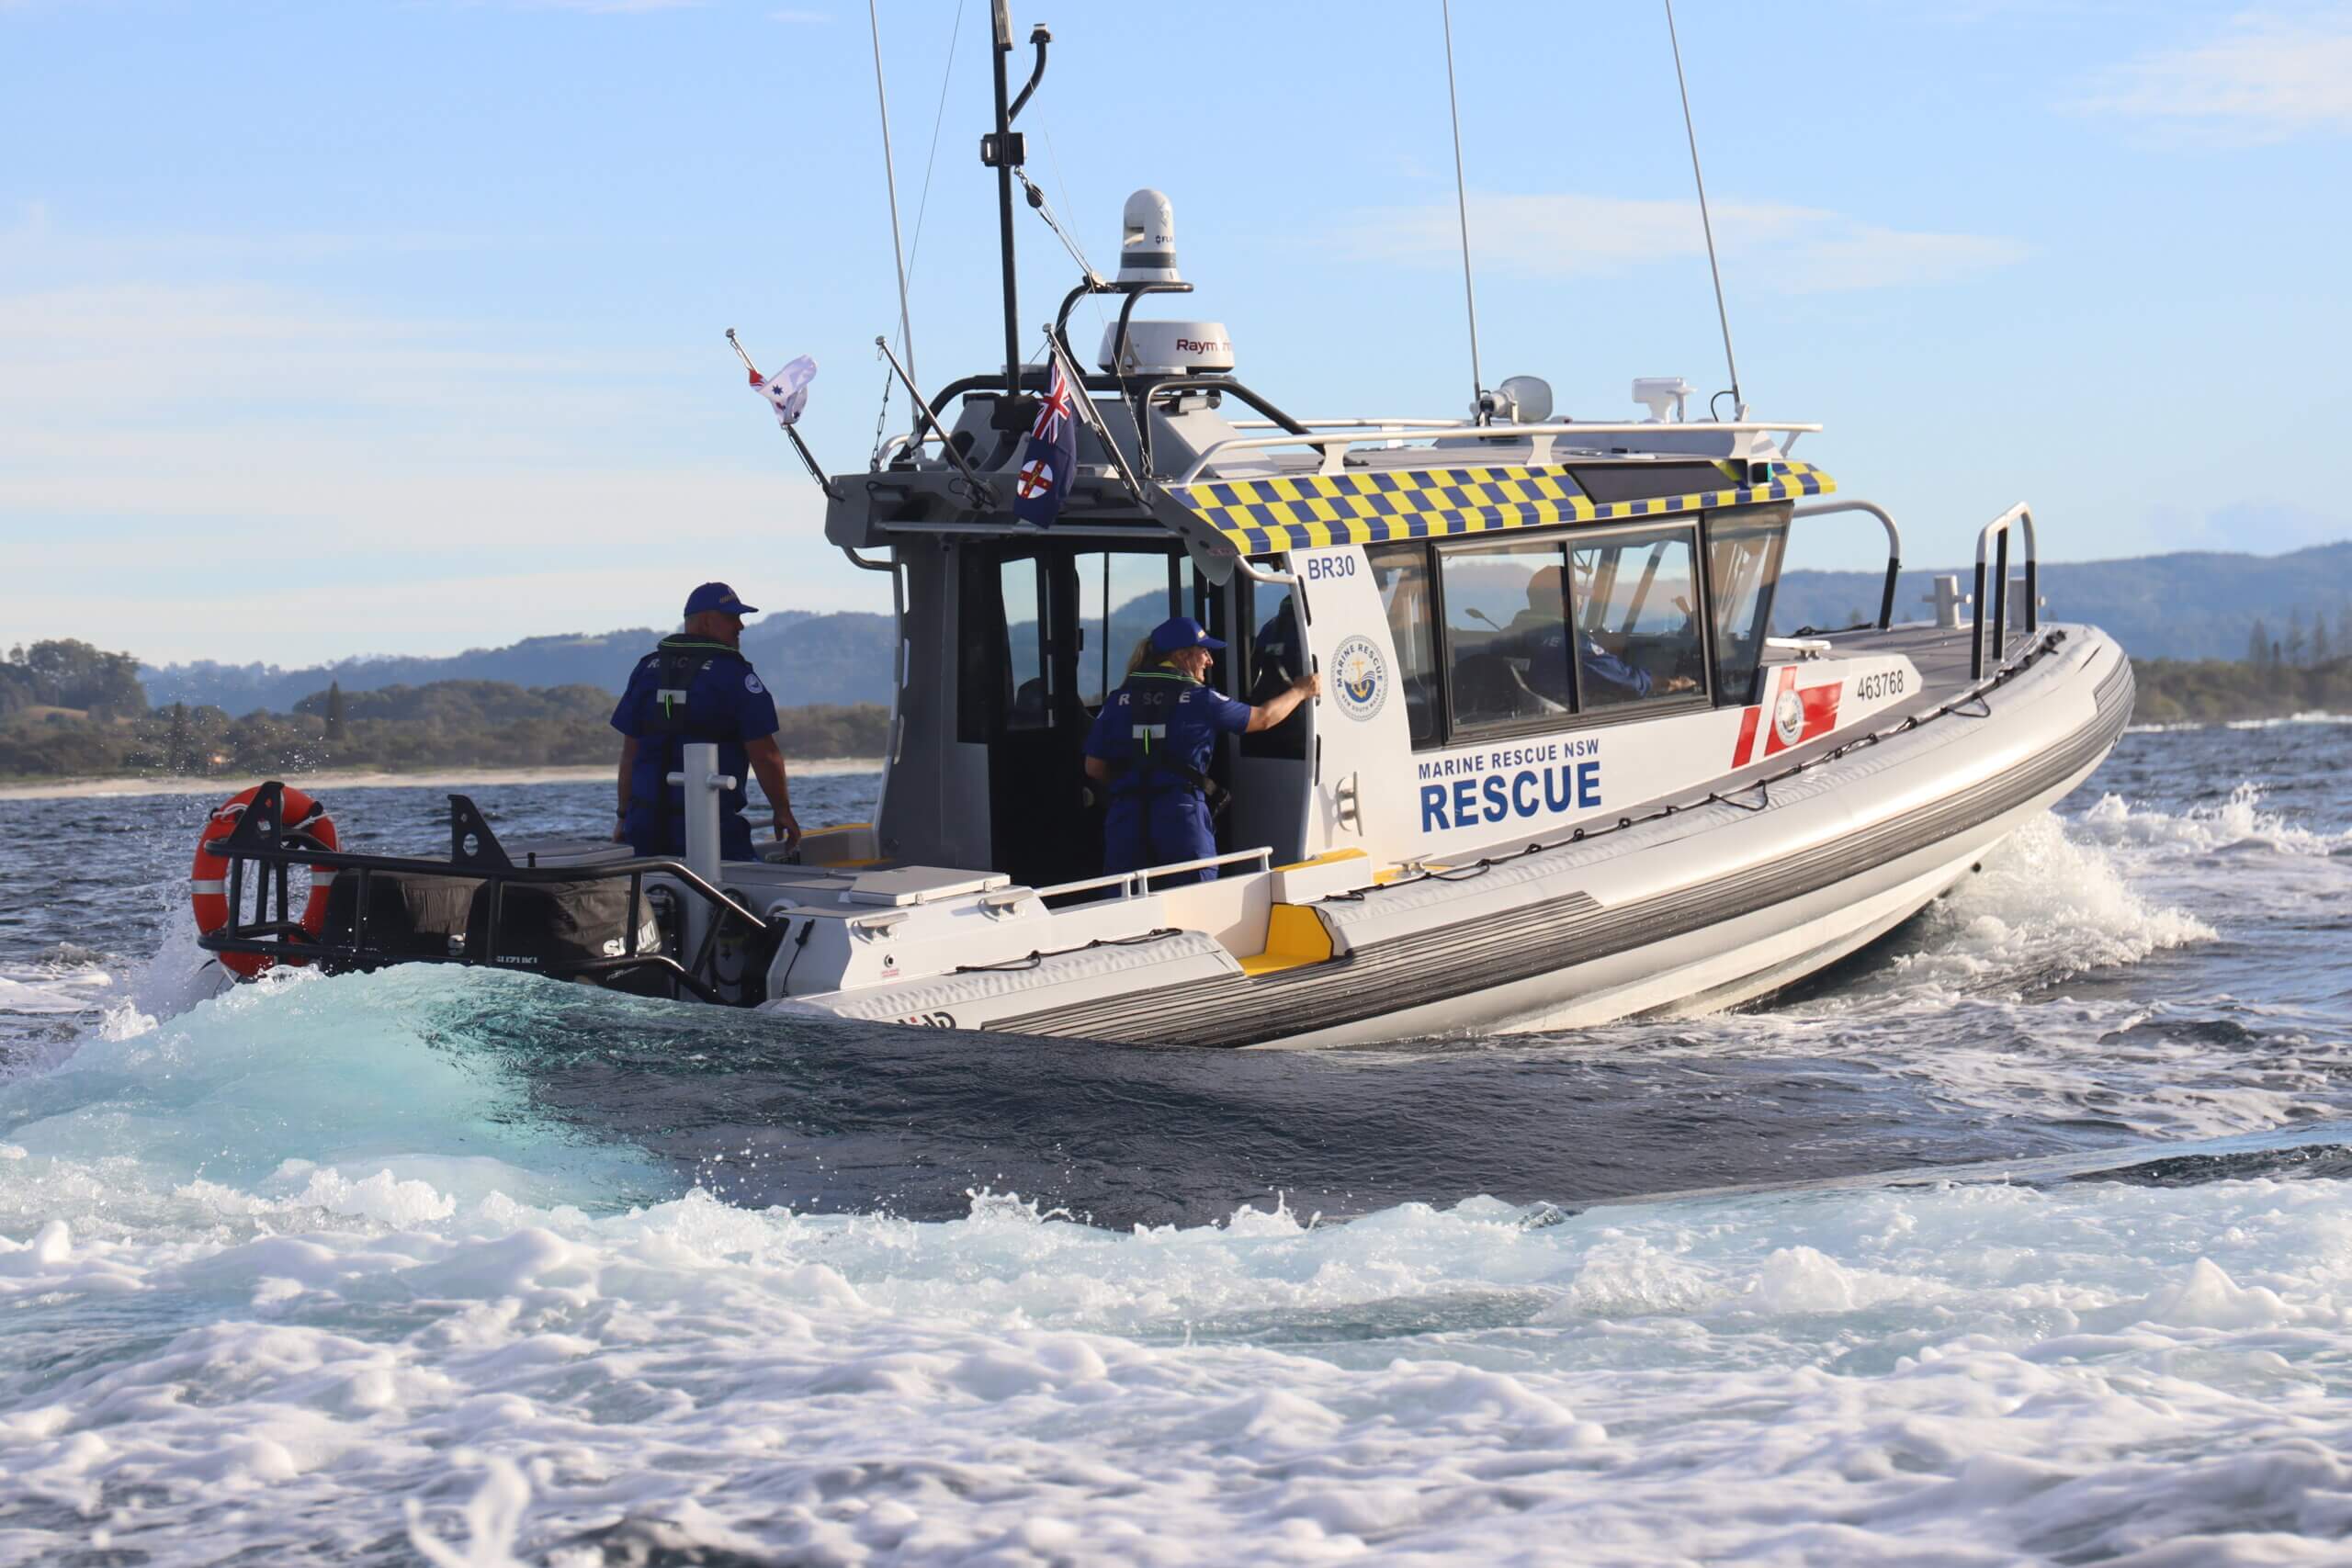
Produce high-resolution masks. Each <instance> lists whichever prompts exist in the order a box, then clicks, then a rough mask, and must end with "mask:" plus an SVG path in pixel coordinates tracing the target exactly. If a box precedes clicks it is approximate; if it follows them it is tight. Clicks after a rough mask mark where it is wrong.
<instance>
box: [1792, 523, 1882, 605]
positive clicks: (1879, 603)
mask: <svg viewBox="0 0 2352 1568" xmlns="http://www.w3.org/2000/svg"><path fill="white" fill-rule="evenodd" d="M1834 512H1867V513H1870V514H1871V516H1872V517H1875V518H1877V519H1878V520H1879V522H1881V523H1882V524H1883V525H1885V527H1886V587H1885V590H1884V591H1883V592H1881V593H1880V595H1879V601H1878V629H1879V630H1881V631H1884V630H1886V628H1887V627H1888V626H1893V625H1894V580H1895V579H1896V578H1898V577H1900V576H1901V575H1903V533H1902V530H1900V529H1898V528H1897V527H1895V525H1894V518H1892V517H1890V516H1888V515H1887V512H1886V508H1884V507H1883V506H1881V505H1879V504H1878V502H1874V501H1824V502H1817V503H1815V504H1814V505H1812V506H1800V507H1798V508H1797V509H1796V510H1795V511H1794V512H1792V513H1790V515H1791V516H1792V517H1826V516H1827V515H1829V514H1830V513H1834Z"/></svg>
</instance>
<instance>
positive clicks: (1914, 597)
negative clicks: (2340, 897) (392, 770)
mask: <svg viewBox="0 0 2352 1568" xmlns="http://www.w3.org/2000/svg"><path fill="white" fill-rule="evenodd" d="M1947 570H1950V571H1956V572H1957V573H1958V575H1959V577H1960V580H1961V590H1962V592H1967V591H1968V589H1969V587H1970V583H1971V580H1972V577H1973V567H1959V568H1951V567H1946V568H1930V569H1923V570H1913V571H1905V573H1904V574H1903V579H1902V582H1901V585H1900V587H1899V589H1898V590H1897V592H1896V596H1895V615H1896V618H1897V619H1920V618H1924V617H1925V615H1927V611H1926V609H1925V608H1924V607H1923V606H1922V605H1921V604H1920V601H1921V600H1922V599H1923V598H1924V597H1926V595H1927V594H1928V584H1929V580H1930V579H1931V578H1933V577H1935V576H1936V575H1938V574H1939V572H1941V571H1947ZM1882 580H1883V574H1882V573H1880V572H1875V571H1792V572H1790V573H1789V574H1788V575H1787V577H1786V578H1784V579H1783V580H1782V581H1781V595H1780V599H1779V602H1778V604H1777V606H1776V609H1775V612H1774V615H1773V624H1774V626H1775V627H1776V628H1777V629H1779V630H1781V631H1783V632H1788V631H1794V630H1795V629H1796V628H1797V627H1799V626H1847V625H1849V624H1850V623H1851V622H1852V621H1853V619H1854V618H1855V616H1854V612H1856V611H1860V612H1862V613H1863V614H1864V615H1871V616H1875V615H1877V613H1878V599H1879V589H1880V584H1881V581H1882ZM2041 592H2042V596H2043V597H2044V598H2045V599H2047V600H2048V601H2049V608H2048V610H2047V611H2046V612H2045V614H2046V615H2048V616H2050V617H2051V618H2053V619H2057V620H2064V621H2088V622H2090V623H2092V624H2093V625H2096V626H2102V627H2104V628H2106V629H2107V630H2108V631H2109V632H2110V633H2112V634H2113V635H2114V636H2115V637H2117V638H2118V639H2120V641H2121V642H2122V644H2123V646H2124V647H2125V648H2126V649H2129V650H2130V651H2131V653H2132V654H2134V655H2136V656H2137V657H2139V658H2143V659H2243V658H2245V654H2246V649H2247V645H2248V642H2249V640H2250V636H2251V633H2252V631H2253V628H2254V626H2255V623H2256V621H2261V622H2263V623H2264V624H2265V626H2266V627H2267V632H2268V635H2269V636H2270V637H2273V638H2281V637H2285V636H2286V635H2287V632H2288V625H2289V620H2290V616H2296V615H2300V616H2301V619H2302V621H2303V622H2305V623H2307V624H2308V623H2310V622H2312V621H2313V620H2315V619H2317V618H2319V617H2321V616H2323V615H2324V617H2325V618H2326V620H2327V623H2328V632H2329V635H2330V637H2334V638H2337V639H2338V640H2339V641H2352V638H2346V637H2343V634H2344V633H2345V632H2346V631H2347V630H2352V625H2347V616H2352V540H2346V541H2344V542H2341V543H2337V544H2333V545H2318V546H2314V547H2311V548H2309V549H2302V550H2296V551H2293V552H2291V553H2290V554H2287V555H2279V556H2250V555H2231V554H2225V553H2222V552H2218V551H2196V552H2183V553H2180V554H2176V555H2163V556H2142V557H2137V558H2131V559H2126V560H2107V561H2072V562H2060V563H2053V564H2050V565H2045V566H2044V567H2043V568H2042V569H2041ZM661 636H662V634H661V633H660V632H657V631H655V630H653V629H652V628H651V627H634V628H631V629H628V630H626V631H612V632H601V633H594V634H580V635H566V636H561V637H526V638H525V639H524V640H523V641H521V642H518V643H514V644H511V645H509V646H507V647H504V648H489V649H469V650H468V651H467V652H464V653H459V654H453V655H451V656H449V657H447V658H440V659H421V658H372V659H371V658H361V659H346V660H341V661H339V662H336V663H334V664H320V665H311V666H309V667H306V668H303V669H299V670H283V669H279V668H277V666H275V665H265V664H243V665H227V664H216V663H212V662H210V661H199V662H197V663H193V664H173V665H165V666H163V667H161V668H156V667H153V666H149V667H142V668H141V671H140V672H139V675H140V679H141V682H144V684H145V686H146V688H147V697H148V700H149V701H150V702H151V703H153V704H154V705H157V706H162V705H166V704H170V703H174V702H186V703H188V704H190V705H202V704H209V705H214V706H218V707H220V708H224V709H226V710H227V711H228V712H230V713H232V714H244V713H252V712H254V711H256V710H267V711H270V712H274V713H289V712H292V711H293V709H294V706H295V705H296V704H298V703H300V701H301V700H302V699H303V698H305V697H308V696H311V695H312V694H315V693H319V692H322V691H324V690H325V689H326V687H327V684H328V682H340V683H341V685H342V687H343V689H344V690H345V691H346V692H368V691H376V690H379V689H381V688H383V687H386V686H423V685H427V684H430V683H432V682H436V681H503V682H512V683H513V684H515V685H517V686H530V687H546V686H570V685H584V686H595V687H599V688H601V689H603V690H605V691H607V692H611V693H615V694H617V693H618V692H619V691H620V689H621V687H622V685H623V684H624V683H625V682H627V681H628V672H629V670H630V668H631V666H633V665H634V664H635V663H636V661H637V660H638V658H639V655H641V654H643V653H644V652H645V651H646V650H647V649H650V648H651V647H652V646H653V645H654V643H655V642H656V641H658V640H659V639H660V637H661ZM892 640H893V639H892V627H891V625H890V617H889V616H888V615H874V614H865V613H860V612H854V611H852V612H845V613H842V614H836V615H816V614H812V613H810V612H809V611H805V610H782V611H775V612H771V613H770V614H768V615H763V616H761V617H760V619H759V620H758V621H756V622H754V623H753V624H752V626H749V627H747V628H746V629H745V630H744V633H743V651H744V652H745V653H746V654H747V655H749V656H750V658H751V660H752V663H754V664H756V665H757V666H758V667H759V669H760V671H761V673H762V675H763V677H764V678H765V679H766V681H767V682H768V684H769V686H770V687H772V688H773V689H774V690H775V693H776V695H777V697H778V699H779V701H781V702H782V703H784V704H786V705H799V704H808V703H887V702H888V701H889V700H890V669H891V662H892V658H893V648H892Z"/></svg>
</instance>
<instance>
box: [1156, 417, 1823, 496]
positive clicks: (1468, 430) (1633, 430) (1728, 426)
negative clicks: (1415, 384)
mask: <svg viewBox="0 0 2352 1568" xmlns="http://www.w3.org/2000/svg"><path fill="white" fill-rule="evenodd" d="M1820 428H1821V426H1819V425H1817V424H1792V423H1789V422H1787V421H1785V420H1770V421H1763V420H1747V421H1742V422H1739V423H1724V424H1715V423H1706V424H1699V423H1691V424H1658V423H1654V422H1650V421H1637V422H1635V423H1631V424H1577V423H1568V424H1463V425H1444V426H1440V427H1437V428H1435V429H1432V428H1430V427H1428V426H1417V425H1410V424H1376V425H1370V426H1366V427H1364V428H1363V429H1351V430H1330V431H1309V432H1307V433H1306V434H1304V435H1294V434H1288V433H1284V434H1281V435H1238V436H1234V437H1232V438H1231V439H1229V440H1225V441H1220V442H1218V443H1216V445H1215V446H1211V447H1210V448H1209V449H1208V450H1207V451H1205V452H1204V453H1202V454H1201V455H1200V456H1199V457H1196V458H1194V459H1193V466H1192V467H1191V468H1187V469H1185V470H1184V473H1183V477H1182V478H1181V479H1177V480H1176V483H1177V484H1178V485H1180V486H1181V485H1188V484H1193V483H1194V482H1196V481H1197V480H1198V479H1200V477H1201V475H1202V473H1203V472H1204V471H1205V470H1206V469H1207V468H1209V467H1210V466H1211V465H1212V464H1214V463H1215V462H1216V460H1217V459H1218V458H1219V457H1222V456H1224V455H1225V454H1227V453H1228V452H1250V451H1263V450H1265V449H1267V448H1269V447H1275V446H1312V447H1314V448H1316V449H1317V451H1318V452H1320V453H1321V454H1322V457H1323V464H1322V468H1321V471H1322V472H1324V473H1327V474H1335V473H1338V472H1339V471H1340V463H1341V461H1342V460H1343V459H1344V458H1345V457H1346V455H1347V448H1349V447H1350V446H1362V445H1363V444H1364V443H1366V442H1372V441H1403V440H1423V441H1425V440H1428V439H1429V438H1430V437H1431V436H1433V435H1446V434H1456V433H1458V434H1459V435H1460V436H1462V437H1463V438H1465V439H1476V440H1490V439H1494V438H1496V437H1500V436H1521V435H1523V436H1526V437H1527V438H1528V439H1529V440H1530V441H1531V442H1532V444H1533V451H1532V455H1531V459H1530V460H1531V461H1533V462H1537V463H1548V462H1550V461H1551V460H1552V448H1553V446H1555V445H1556V444H1558V443H1559V441H1560V440H1561V439H1562V438H1563V437H1569V438H1578V437H1583V436H1589V435H1657V434H1661V433H1663V432H1667V431H1676V432H1683V431H1703V432H1705V433H1707V434H1720V435H1758V434H1773V433H1776V432H1777V433H1780V434H1790V435H1795V434H1803V433H1804V432H1806V431H1811V430H1819V429H1820ZM1671 455H1672V456H1675V457H1684V456H1689V457H1700V456H1702V454H1699V453H1688V454H1685V453H1679V452H1678V453H1673V454H1671Z"/></svg>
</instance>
